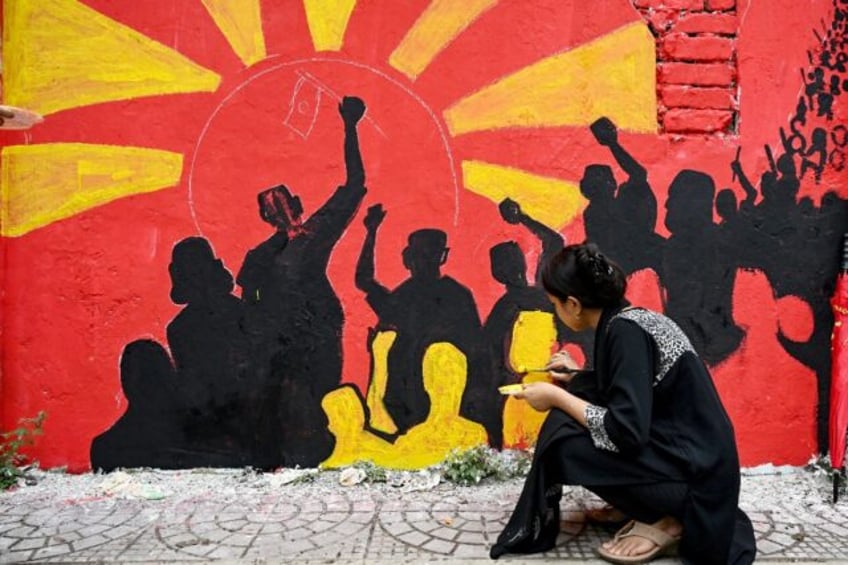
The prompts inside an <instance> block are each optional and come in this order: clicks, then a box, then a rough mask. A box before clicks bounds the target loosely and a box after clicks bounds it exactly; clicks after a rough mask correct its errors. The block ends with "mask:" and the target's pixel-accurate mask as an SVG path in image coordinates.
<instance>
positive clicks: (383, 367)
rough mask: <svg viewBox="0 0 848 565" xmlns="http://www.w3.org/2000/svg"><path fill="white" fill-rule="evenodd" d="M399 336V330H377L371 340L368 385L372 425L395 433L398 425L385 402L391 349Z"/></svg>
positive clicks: (367, 399)
mask: <svg viewBox="0 0 848 565" xmlns="http://www.w3.org/2000/svg"><path fill="white" fill-rule="evenodd" d="M395 338H397V332H377V334H376V335H375V336H374V339H373V340H372V342H371V362H372V364H373V368H372V369H371V383H370V384H369V385H368V396H367V397H366V401H367V404H368V412H369V413H370V415H371V427H372V428H374V429H375V430H380V431H381V432H386V433H390V434H393V433H395V432H396V431H397V425H395V422H394V420H392V417H391V415H389V412H388V411H387V410H386V405H385V404H383V397H385V395H386V382H387V381H388V378H389V364H388V358H389V349H391V347H392V344H393V343H394V341H395Z"/></svg>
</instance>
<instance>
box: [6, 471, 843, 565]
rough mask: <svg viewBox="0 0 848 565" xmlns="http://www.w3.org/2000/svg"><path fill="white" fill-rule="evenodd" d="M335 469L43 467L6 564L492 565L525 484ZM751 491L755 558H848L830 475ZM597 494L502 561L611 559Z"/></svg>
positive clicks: (769, 479)
mask: <svg viewBox="0 0 848 565" xmlns="http://www.w3.org/2000/svg"><path fill="white" fill-rule="evenodd" d="M339 477H340V474H339V473H338V472H322V473H320V474H318V475H316V476H315V477H314V480H313V481H312V482H307V483H289V484H283V483H284V482H285V480H284V478H283V475H282V474H280V473H277V474H266V475H261V474H254V473H250V472H245V471H240V470H209V469H205V470H192V471H140V472H134V473H130V474H124V473H119V474H114V473H113V474H111V475H95V474H83V475H64V474H61V473H47V472H36V473H35V475H34V478H35V480H36V481H37V484H35V485H29V486H21V487H20V488H18V489H17V490H15V491H11V492H5V493H0V562H2V563H19V562H44V563H50V562H61V563H83V562H101V563H104V562H105V563H116V562H125V563H138V562H148V563H149V562H167V563H177V562H193V563H196V562H205V561H213V560H221V561H224V562H238V563H265V562H270V563H281V562H297V563H362V564H365V563H368V564H371V563H386V564H388V563H434V562H445V561H449V562H452V563H482V562H485V561H489V558H488V550H489V547H490V546H491V544H492V542H493V540H494V539H495V538H496V537H497V535H498V533H499V532H500V531H501V529H502V528H503V526H504V523H505V522H506V520H507V518H508V517H509V515H510V512H511V510H512V507H513V505H514V503H515V501H516V499H517V498H518V494H519V492H520V489H521V484H522V482H521V481H520V480H510V481H506V482H498V483H494V482H492V483H483V484H481V485H478V486H474V487H458V486H455V485H452V484H448V483H444V482H442V483H441V484H438V485H436V486H432V485H429V486H430V488H427V486H428V485H423V483H422V482H420V481H419V483H416V482H415V480H416V478H417V477H418V475H411V474H410V475H408V477H410V479H411V480H410V481H409V482H408V483H406V484H405V486H390V485H388V484H381V483H375V484H366V483H364V484H359V485H355V486H350V487H345V486H342V485H340V484H339ZM421 481H423V479H421ZM416 485H419V487H420V488H421V490H415V489H416V488H417V486H416ZM742 489H743V492H742V506H743V508H744V509H745V510H746V511H747V512H748V513H749V515H750V516H751V519H752V520H753V522H754V527H755V529H756V533H757V540H758V547H759V552H760V553H759V559H758V561H761V562H773V563H774V562H796V563H797V562H818V563H821V562H828V561H830V562H833V563H846V562H848V500H846V498H848V496H846V497H845V498H843V499H840V501H839V502H838V503H837V504H836V505H833V504H831V503H830V494H831V493H830V483H829V482H828V481H827V479H826V478H824V477H823V476H822V475H816V474H814V473H812V472H809V471H805V470H803V469H800V468H785V467H781V468H771V467H766V468H757V469H753V470H748V471H746V472H745V474H744V475H743V483H742ZM597 502H598V501H597V499H595V498H593V497H592V496H591V494H590V493H588V492H587V491H585V490H583V489H567V490H566V492H565V495H564V497H563V501H562V508H563V526H562V535H561V536H560V539H559V542H558V544H557V546H556V548H555V549H554V550H553V551H551V552H549V553H547V554H544V555H534V556H526V557H522V556H506V557H503V558H501V560H500V561H501V562H506V563H545V562H554V561H556V562H557V563H577V562H580V563H587V562H588V563H601V561H598V560H597V558H596V557H595V556H594V548H595V547H596V546H597V545H598V544H600V543H601V542H602V541H603V540H605V539H607V538H608V537H609V536H610V533H611V532H610V530H605V529H602V528H598V527H596V526H592V525H589V524H586V523H585V522H584V520H583V514H582V511H581V509H582V508H584V507H585V506H586V505H593V504H596V503H597ZM675 562H677V561H676V560H674V559H664V560H660V561H657V563H675Z"/></svg>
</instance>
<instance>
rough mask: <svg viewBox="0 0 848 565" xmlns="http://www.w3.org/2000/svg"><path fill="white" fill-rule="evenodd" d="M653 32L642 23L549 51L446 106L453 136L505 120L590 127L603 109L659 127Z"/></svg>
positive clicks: (627, 122) (623, 120)
mask: <svg viewBox="0 0 848 565" xmlns="http://www.w3.org/2000/svg"><path fill="white" fill-rule="evenodd" d="M655 48H656V47H655V43H654V38H653V36H652V35H651V33H650V32H649V31H648V28H647V27H646V26H645V24H643V23H641V22H640V23H635V24H630V25H627V26H624V27H622V28H619V29H618V30H616V31H613V32H612V33H610V34H608V35H605V36H603V37H600V38H599V39H596V40H594V41H592V42H590V43H587V44H585V45H582V46H580V47H577V48H575V49H572V50H570V51H566V52H564V53H560V54H557V55H553V56H551V57H547V58H545V59H542V60H541V61H538V62H536V63H534V64H532V65H530V66H528V67H525V68H523V69H521V70H519V71H517V72H516V73H514V74H512V75H509V76H506V77H504V78H502V79H500V80H499V81H497V82H495V83H494V84H491V85H489V86H487V87H485V88H483V89H482V90H480V91H478V92H476V93H474V94H472V95H470V96H468V97H466V98H464V99H463V100H460V101H458V102H456V103H455V104H454V105H453V106H451V107H450V108H448V109H447V110H445V113H444V116H445V120H446V122H447V125H448V129H449V130H450V132H451V134H453V135H454V136H456V135H460V134H463V133H468V132H472V131H480V130H489V129H498V128H508V127H544V126H586V125H589V124H591V123H592V122H593V121H595V120H596V119H597V118H599V117H601V116H606V117H608V118H610V119H612V121H613V122H615V123H616V124H617V125H618V126H619V127H621V128H623V129H627V130H631V131H640V132H655V131H656V129H657V101H656V87H655V83H656V78H655V74H656V64H655V59H656V55H655Z"/></svg>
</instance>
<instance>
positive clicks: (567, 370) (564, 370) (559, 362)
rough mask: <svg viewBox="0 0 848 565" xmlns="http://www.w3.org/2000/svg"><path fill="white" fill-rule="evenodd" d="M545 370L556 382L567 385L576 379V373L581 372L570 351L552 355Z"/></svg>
mask: <svg viewBox="0 0 848 565" xmlns="http://www.w3.org/2000/svg"><path fill="white" fill-rule="evenodd" d="M545 370H547V371H548V373H549V374H550V375H551V377H552V378H553V379H554V380H557V381H561V382H564V383H567V382H569V381H570V380H571V379H572V378H574V375H575V374H576V373H575V372H576V371H579V370H580V368H579V367H578V366H577V362H576V361H575V360H574V358H573V357H572V356H571V355H570V354H569V353H568V351H565V350H562V351H557V352H556V353H554V354H553V355H551V358H550V360H549V361H548V364H547V365H545Z"/></svg>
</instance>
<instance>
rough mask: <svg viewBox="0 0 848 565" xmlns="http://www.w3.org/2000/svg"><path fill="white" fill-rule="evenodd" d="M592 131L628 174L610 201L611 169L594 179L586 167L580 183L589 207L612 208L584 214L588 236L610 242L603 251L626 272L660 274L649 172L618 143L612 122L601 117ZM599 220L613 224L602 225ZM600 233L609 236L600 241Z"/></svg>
mask: <svg viewBox="0 0 848 565" xmlns="http://www.w3.org/2000/svg"><path fill="white" fill-rule="evenodd" d="M591 130H592V134H593V135H594V136H595V139H596V140H597V141H598V143H600V144H601V145H603V146H605V147H608V148H609V150H610V152H611V153H612V156H613V157H614V158H615V160H616V162H617V163H618V165H619V167H621V168H622V170H624V172H625V173H627V180H626V181H624V182H623V183H621V185H620V186H618V188H617V190H615V195H614V197H613V198H612V201H611V202H610V200H609V183H610V182H612V183H613V184H614V183H615V180H614V177H613V175H612V170H611V169H609V167H605V168H601V169H597V168H593V169H592V173H591V175H592V177H594V179H593V178H592V177H589V174H590V171H589V169H588V168H587V170H586V171H585V173H584V177H583V181H581V190H582V192H583V193H584V195H586V197H587V198H589V199H590V205H589V206H590V207H591V206H595V205H600V206H601V207H603V206H605V205H606V206H609V207H610V208H609V211H608V212H607V213H606V214H604V213H603V212H601V213H598V214H597V216H600V217H599V218H595V217H593V216H594V215H595V210H592V213H590V214H589V215H588V217H587V216H586V215H584V222H585V224H586V235H587V237H588V238H590V239H592V241H595V242H597V243H598V244H599V245H603V243H604V241H605V240H610V241H608V242H607V246H606V247H603V248H604V249H607V250H608V253H609V255H610V257H613V258H614V259H615V260H616V261H617V262H618V264H619V265H620V266H621V267H622V268H623V269H624V271H625V273H627V274H631V273H633V272H635V271H638V270H640V269H644V268H651V269H654V271H657V270H658V268H659V261H658V260H657V258H658V257H659V251H660V249H661V246H662V238H660V237H659V236H658V235H657V234H656V233H654V229H655V227H656V222H657V199H656V196H654V192H653V191H652V190H651V186H650V185H649V184H648V173H647V171H646V169H645V167H643V166H642V165H640V164H639V163H638V162H637V161H636V160H635V159H634V158H633V156H632V155H630V153H628V152H627V151H626V150H625V149H624V148H623V147H622V146H621V144H620V143H619V142H618V130H617V128H616V127H615V124H613V122H612V121H611V120H609V119H608V118H600V119H598V120H596V121H595V122H594V123H593V124H592V125H591ZM593 167H598V165H594V166H593ZM587 177H589V178H587ZM584 183H586V184H587V187H586V189H584V188H583V184H584ZM591 183H595V186H594V187H593V186H591ZM587 192H588V193H590V194H592V195H593V196H594V197H595V198H598V201H597V202H596V201H594V199H593V198H592V196H589V195H588V194H587ZM587 212H589V210H588V208H587ZM605 215H606V216H607V217H606V218H604V216H605ZM598 219H600V220H607V221H610V223H607V224H606V225H603V224H599V223H598V222H597V221H598ZM599 232H606V235H605V236H601V239H597V238H596V236H597V235H600V234H599ZM610 244H611V245H610Z"/></svg>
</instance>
